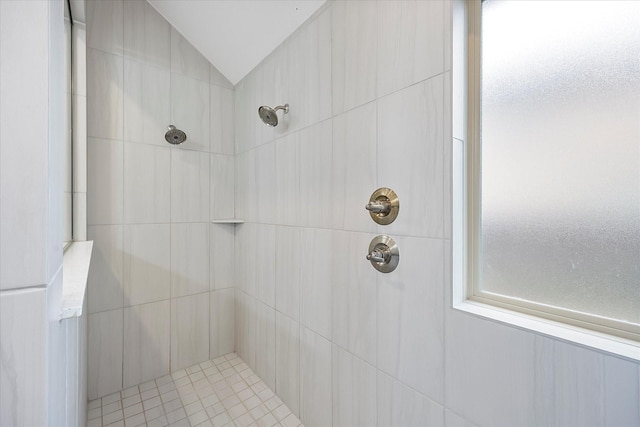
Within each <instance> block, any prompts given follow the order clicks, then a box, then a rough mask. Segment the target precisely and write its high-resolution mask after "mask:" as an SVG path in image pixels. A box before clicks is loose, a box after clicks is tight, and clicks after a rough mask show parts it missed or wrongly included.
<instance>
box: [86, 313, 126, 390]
mask: <svg viewBox="0 0 640 427" xmlns="http://www.w3.org/2000/svg"><path fill="white" fill-rule="evenodd" d="M88 329H89V333H88V340H89V346H88V353H87V356H88V358H89V360H88V373H87V377H88V384H89V386H88V390H87V394H88V396H89V400H92V399H96V398H97V397H99V396H106V395H107V394H110V393H114V392H116V391H118V390H121V389H122V359H123V336H124V335H123V333H124V330H123V311H122V309H118V310H111V311H102V312H100V313H95V314H89V317H88Z"/></svg>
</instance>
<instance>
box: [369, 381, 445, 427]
mask: <svg viewBox="0 0 640 427" xmlns="http://www.w3.org/2000/svg"><path fill="white" fill-rule="evenodd" d="M441 425H444V408H443V407H442V406H440V405H438V404H437V403H435V402H433V401H431V400H429V399H427V398H426V397H424V396H422V395H420V394H419V393H417V392H416V391H415V390H412V389H411V388H409V387H407V386H406V385H404V384H403V383H401V382H399V381H396V380H395V379H393V378H391V377H389V376H387V375H385V374H383V373H381V372H380V373H378V426H382V427H392V426H424V427H428V426H441Z"/></svg>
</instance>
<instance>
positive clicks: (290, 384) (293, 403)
mask: <svg viewBox="0 0 640 427" xmlns="http://www.w3.org/2000/svg"><path fill="white" fill-rule="evenodd" d="M275 391H276V394H277V395H278V396H279V397H280V399H282V401H283V402H284V403H285V405H287V407H288V408H289V409H290V410H291V412H293V413H294V414H296V416H299V415H300V325H299V323H298V322H296V321H294V320H292V319H290V318H288V317H287V316H285V315H283V314H281V313H280V312H278V311H276V390H275Z"/></svg>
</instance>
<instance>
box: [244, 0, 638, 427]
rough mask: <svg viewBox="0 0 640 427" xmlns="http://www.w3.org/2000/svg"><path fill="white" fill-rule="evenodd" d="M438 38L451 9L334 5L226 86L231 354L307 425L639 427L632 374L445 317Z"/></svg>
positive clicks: (633, 369)
mask: <svg viewBox="0 0 640 427" xmlns="http://www.w3.org/2000/svg"><path fill="white" fill-rule="evenodd" d="M451 39H452V33H451V4H450V2H448V1H428V2H426V1H377V2H376V1H350V2H338V1H336V2H331V3H330V4H329V5H328V7H327V8H326V9H325V10H324V11H323V12H322V13H321V14H319V15H318V16H317V17H316V18H315V19H313V20H311V21H310V22H308V23H307V24H306V25H304V26H303V27H302V28H301V29H300V30H298V32H296V33H295V34H294V35H293V36H292V37H291V38H290V39H289V40H287V41H286V42H285V43H284V44H283V45H282V46H281V47H279V48H278V49H277V50H276V51H275V52H274V53H273V54H272V55H271V56H270V57H268V58H267V59H266V60H265V61H264V62H263V63H262V64H261V65H260V66H258V67H257V68H256V69H255V70H254V71H253V72H252V73H251V74H250V75H249V76H248V77H246V78H245V79H244V80H243V81H241V82H240V83H239V84H238V85H237V86H236V93H235V95H236V109H235V114H236V116H235V117H236V213H237V215H238V216H239V217H243V218H244V219H245V220H246V221H247V223H245V224H243V225H239V226H237V232H236V351H237V352H238V353H239V355H240V356H241V357H242V358H243V359H244V360H245V361H246V362H247V363H248V364H249V365H250V366H251V368H253V369H254V370H255V371H256V372H257V373H258V375H260V376H261V377H262V378H263V379H264V380H265V381H266V382H267V384H268V385H269V386H271V387H272V388H274V389H275V391H276V393H277V394H278V395H279V396H280V397H281V398H282V399H283V400H284V402H285V403H286V404H287V405H288V406H289V408H290V409H291V410H292V411H293V412H294V413H296V414H297V415H300V417H301V419H302V421H303V422H304V424H305V425H307V426H323V427H325V426H328V425H333V426H349V427H352V426H356V425H362V426H375V425H378V426H417V425H446V426H474V425H476V426H491V427H495V426H541V425H545V426H553V425H557V426H586V425H608V426H630V425H638V424H640V408H639V406H640V405H639V402H640V391H639V389H640V369H639V366H638V364H637V363H633V362H630V361H627V360H623V359H620V358H617V357H615V356H612V355H608V354H605V353H601V352H598V351H595V350H591V349H587V348H583V347H579V346H575V345H572V344H569V343H565V342H562V341H559V340H555V339H552V338H548V337H544V336H541V335H537V334H533V333H531V332H527V331H523V330H520V329H517V328H513V327H509V326H505V325H502V324H499V323H496V322H492V321H488V320H483V319H480V318H477V317H475V316H472V315H469V314H467V313H462V312H458V311H455V310H453V309H452V308H451V208H450V206H451V141H452V117H451V65H450V64H451ZM285 102H288V103H289V104H290V113H289V114H288V115H286V116H284V117H283V116H282V112H279V114H280V119H281V124H280V125H278V127H276V128H275V129H272V128H267V127H265V126H264V125H262V123H261V122H260V121H259V119H258V117H257V114H256V109H257V107H258V106H260V105H272V106H273V105H280V104H283V103H285ZM380 186H388V187H391V188H392V189H394V190H395V191H396V192H397V194H398V196H399V198H400V206H401V207H400V215H399V217H398V219H397V220H396V222H394V223H393V224H391V225H389V226H376V225H375V224H374V223H373V222H372V221H371V219H370V218H369V215H368V213H367V212H366V211H365V210H364V205H365V204H366V202H367V201H368V198H369V196H370V194H371V193H372V192H373V191H374V190H375V189H376V188H378V187H380ZM377 234H389V235H391V236H392V237H393V238H394V239H395V240H396V241H397V243H398V246H399V249H400V264H399V267H398V269H397V270H396V271H395V272H393V273H391V274H380V273H377V272H376V271H374V270H373V268H372V267H371V266H370V265H369V263H368V262H367V261H366V260H365V258H364V257H365V254H366V252H367V248H368V244H369V241H370V240H371V239H372V238H373V237H374V236H375V235H377Z"/></svg>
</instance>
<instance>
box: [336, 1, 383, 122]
mask: <svg viewBox="0 0 640 427" xmlns="http://www.w3.org/2000/svg"><path fill="white" fill-rule="evenodd" d="M331 15H332V24H331V25H332V27H331V30H332V38H331V42H332V50H331V78H332V81H333V90H332V95H333V114H334V115H336V114H340V113H342V112H343V111H347V110H349V109H351V108H353V107H357V106H358V105H361V104H364V103H365V102H368V101H371V100H373V99H374V98H375V97H376V84H377V82H376V69H377V59H376V58H377V49H376V40H377V36H376V29H377V26H376V19H377V10H376V2H375V1H369V0H364V1H337V2H335V3H334V4H333V5H332V8H331Z"/></svg>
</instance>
